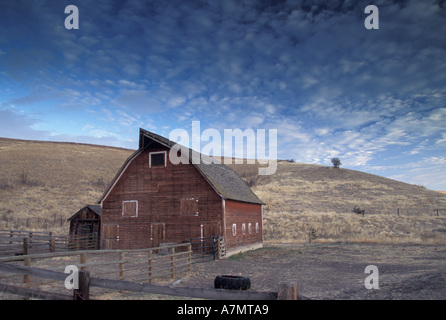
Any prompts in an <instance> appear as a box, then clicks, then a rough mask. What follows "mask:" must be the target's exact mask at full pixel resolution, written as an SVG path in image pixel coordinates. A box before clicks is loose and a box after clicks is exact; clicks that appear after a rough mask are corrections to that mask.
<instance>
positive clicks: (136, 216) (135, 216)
mask: <svg viewBox="0 0 446 320" xmlns="http://www.w3.org/2000/svg"><path fill="white" fill-rule="evenodd" d="M126 202H136V215H134V216H124V203H126ZM122 217H123V218H138V200H124V201H122Z"/></svg>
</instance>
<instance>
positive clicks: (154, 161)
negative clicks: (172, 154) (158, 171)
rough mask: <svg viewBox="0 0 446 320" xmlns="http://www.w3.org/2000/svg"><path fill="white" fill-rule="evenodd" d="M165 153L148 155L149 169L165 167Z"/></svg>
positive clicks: (159, 152) (157, 152) (158, 152)
mask: <svg viewBox="0 0 446 320" xmlns="http://www.w3.org/2000/svg"><path fill="white" fill-rule="evenodd" d="M166 158H167V152H166V151H156V152H150V153H149V167H150V168H158V167H159V168H163V167H165V166H166V162H167V161H166V160H167V159H166Z"/></svg>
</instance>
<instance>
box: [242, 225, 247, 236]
mask: <svg viewBox="0 0 446 320" xmlns="http://www.w3.org/2000/svg"><path fill="white" fill-rule="evenodd" d="M242 234H246V224H244V223H242Z"/></svg>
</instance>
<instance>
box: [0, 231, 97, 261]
mask: <svg viewBox="0 0 446 320" xmlns="http://www.w3.org/2000/svg"><path fill="white" fill-rule="evenodd" d="M94 249H98V243H97V237H96V236H95V235H94V234H91V235H79V236H78V235H74V236H55V235H53V234H52V232H35V231H22V230H0V257H4V256H14V255H28V254H32V253H44V252H56V251H68V250H94Z"/></svg>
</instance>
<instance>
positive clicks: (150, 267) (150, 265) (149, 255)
mask: <svg viewBox="0 0 446 320" xmlns="http://www.w3.org/2000/svg"><path fill="white" fill-rule="evenodd" d="M148 259H149V283H150V284H151V283H152V250H149V254H148Z"/></svg>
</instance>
